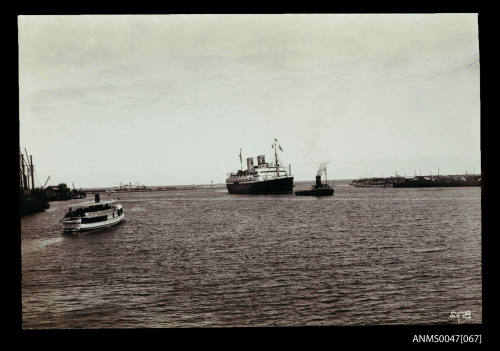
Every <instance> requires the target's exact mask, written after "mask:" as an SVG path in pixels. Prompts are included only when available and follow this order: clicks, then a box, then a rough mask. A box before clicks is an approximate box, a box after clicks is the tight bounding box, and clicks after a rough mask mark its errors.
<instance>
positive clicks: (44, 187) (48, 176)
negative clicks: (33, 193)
mask: <svg viewBox="0 0 500 351" xmlns="http://www.w3.org/2000/svg"><path fill="white" fill-rule="evenodd" d="M49 179H50V176H48V177H47V180H46V181H45V184H44V185H43V186H42V189H44V188H45V186H46V185H47V182H48V181H49Z"/></svg>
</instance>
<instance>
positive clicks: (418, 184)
mask: <svg viewBox="0 0 500 351" xmlns="http://www.w3.org/2000/svg"><path fill="white" fill-rule="evenodd" d="M350 185H352V186H355V187H358V188H360V187H382V188H387V187H389V188H423V187H463V186H481V175H480V174H458V175H437V176H432V175H430V176H415V177H400V176H397V177H388V178H360V179H355V180H353V181H352V182H351V184H350Z"/></svg>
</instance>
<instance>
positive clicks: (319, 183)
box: [316, 175, 321, 188]
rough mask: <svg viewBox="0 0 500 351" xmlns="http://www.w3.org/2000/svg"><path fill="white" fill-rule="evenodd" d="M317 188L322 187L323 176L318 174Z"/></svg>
mask: <svg viewBox="0 0 500 351" xmlns="http://www.w3.org/2000/svg"><path fill="white" fill-rule="evenodd" d="M316 188H321V176H319V175H318V176H316Z"/></svg>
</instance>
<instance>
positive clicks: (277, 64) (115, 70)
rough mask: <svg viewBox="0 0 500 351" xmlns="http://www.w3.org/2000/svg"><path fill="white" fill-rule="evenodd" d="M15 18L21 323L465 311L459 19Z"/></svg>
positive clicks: (472, 170)
mask: <svg viewBox="0 0 500 351" xmlns="http://www.w3.org/2000/svg"><path fill="white" fill-rule="evenodd" d="M17 26H18V28H17V33H18V49H19V51H18V62H19V66H18V69H19V72H18V73H19V76H18V79H19V86H18V88H19V146H18V147H17V149H18V150H17V151H16V152H17V154H18V165H19V171H18V174H19V177H18V178H19V195H18V196H19V216H20V234H19V235H20V246H21V249H20V253H21V262H20V264H21V268H20V275H21V282H20V287H21V293H20V298H21V309H22V310H21V311H20V313H21V314H22V316H21V319H22V329H23V330H63V329H64V330H67V329H72V330H74V329H93V330H97V329H99V330H101V329H137V328H146V329H149V328H168V329H183V328H206V329H216V328H274V327H336V326H346V327H358V326H362V327H365V326H366V327H367V326H401V325H402V326H405V325H423V326H433V325H435V326H438V325H456V326H462V325H481V324H482V323H483V303H482V301H483V300H482V299H483V278H482V269H483V267H482V249H481V248H482V246H481V244H482V219H481V217H482V210H481V200H482V186H483V185H484V184H483V180H482V162H481V98H480V55H479V31H478V14H477V13H399V14H398V13H388V14H383V13H373V14H369V13H358V14H355V13H349V14H333V13H331V14H326V13H323V14H319V13H318V14H313V13H311V14H299V13H283V14H163V15H159V14H156V15H155V14H135V15H134V14H129V15H125V14H121V15H118V14H116V15H112V14H88V15H85V14H81V15H76V14H67V15H65V14H54V15H50V14H41V15H37V14H33V15H19V16H17ZM412 337H413V336H412ZM415 337H416V338H417V339H418V338H422V339H421V340H412V339H410V340H409V342H412V341H413V342H418V341H422V342H426V341H427V342H429V341H430V339H429V337H430V336H422V335H418V336H415ZM434 337H435V336H434ZM458 337H459V338H460V337H462V338H463V336H458ZM470 337H473V338H474V340H472V339H470ZM480 337H481V335H479V336H478V335H473V336H471V335H467V341H466V342H467V343H473V342H474V343H479V342H480V340H479V339H478V338H480ZM426 338H427V339H426ZM476 339H478V340H476ZM461 341H462V343H463V341H464V340H463V339H462V340H461ZM432 342H434V341H432Z"/></svg>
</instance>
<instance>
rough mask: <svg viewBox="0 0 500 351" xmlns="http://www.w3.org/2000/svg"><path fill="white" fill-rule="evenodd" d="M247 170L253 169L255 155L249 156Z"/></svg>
mask: <svg viewBox="0 0 500 351" xmlns="http://www.w3.org/2000/svg"><path fill="white" fill-rule="evenodd" d="M247 170H249V171H253V157H247Z"/></svg>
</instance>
